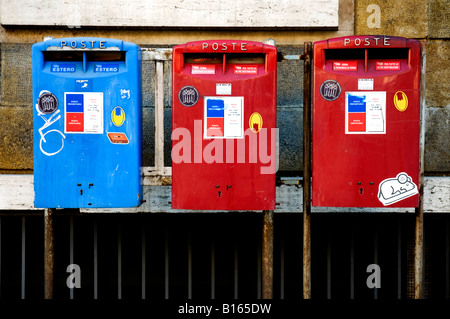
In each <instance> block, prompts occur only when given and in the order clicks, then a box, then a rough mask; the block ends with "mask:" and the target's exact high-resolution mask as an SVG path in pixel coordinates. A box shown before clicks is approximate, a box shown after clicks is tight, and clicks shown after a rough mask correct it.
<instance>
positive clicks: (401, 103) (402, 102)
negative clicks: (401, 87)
mask: <svg viewBox="0 0 450 319" xmlns="http://www.w3.org/2000/svg"><path fill="white" fill-rule="evenodd" d="M394 105H395V107H396V108H397V110H399V111H400V112H403V111H405V110H406V109H407V108H408V97H407V96H406V94H405V92H402V91H397V92H396V93H395V95H394Z"/></svg>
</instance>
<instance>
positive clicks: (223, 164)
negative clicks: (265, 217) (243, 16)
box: [172, 40, 277, 210]
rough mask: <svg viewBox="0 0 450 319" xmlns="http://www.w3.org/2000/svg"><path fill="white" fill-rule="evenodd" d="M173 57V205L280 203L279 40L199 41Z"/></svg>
mask: <svg viewBox="0 0 450 319" xmlns="http://www.w3.org/2000/svg"><path fill="white" fill-rule="evenodd" d="M172 58H173V78H172V81H173V82H172V90H173V91H172V207H173V208H176V209H193V210H273V209H275V173H276V168H277V165H276V142H277V129H276V71H277V49H276V47H274V46H272V45H267V44H263V43H259V42H250V41H239V40H213V41H211V40H208V41H197V42H189V43H186V44H183V45H178V46H175V47H174V48H173V55H172Z"/></svg>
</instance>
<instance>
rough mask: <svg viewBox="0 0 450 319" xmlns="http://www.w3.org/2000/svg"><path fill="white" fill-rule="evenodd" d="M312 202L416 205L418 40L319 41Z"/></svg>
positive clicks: (364, 38)
mask: <svg viewBox="0 0 450 319" xmlns="http://www.w3.org/2000/svg"><path fill="white" fill-rule="evenodd" d="M313 73H314V75H313V130H312V136H313V138H312V148H313V150H312V157H313V160H312V170H313V172H312V204H313V205H314V206H328V207H385V206H387V207H417V206H418V195H417V192H418V186H419V183H418V182H419V125H420V43H419V41H417V40H411V39H406V38H399V37H387V36H351V37H340V38H334V39H329V40H325V41H319V42H316V43H314V56H313Z"/></svg>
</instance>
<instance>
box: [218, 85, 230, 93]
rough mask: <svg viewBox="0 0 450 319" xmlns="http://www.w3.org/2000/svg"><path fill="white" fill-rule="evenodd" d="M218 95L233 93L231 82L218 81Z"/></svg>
mask: <svg viewBox="0 0 450 319" xmlns="http://www.w3.org/2000/svg"><path fill="white" fill-rule="evenodd" d="M216 94H217V95H231V83H217V84H216Z"/></svg>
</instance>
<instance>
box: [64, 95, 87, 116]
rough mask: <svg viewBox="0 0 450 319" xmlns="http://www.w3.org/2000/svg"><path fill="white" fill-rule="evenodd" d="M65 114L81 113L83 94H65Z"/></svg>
mask: <svg viewBox="0 0 450 319" xmlns="http://www.w3.org/2000/svg"><path fill="white" fill-rule="evenodd" d="M66 112H83V94H66Z"/></svg>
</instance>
